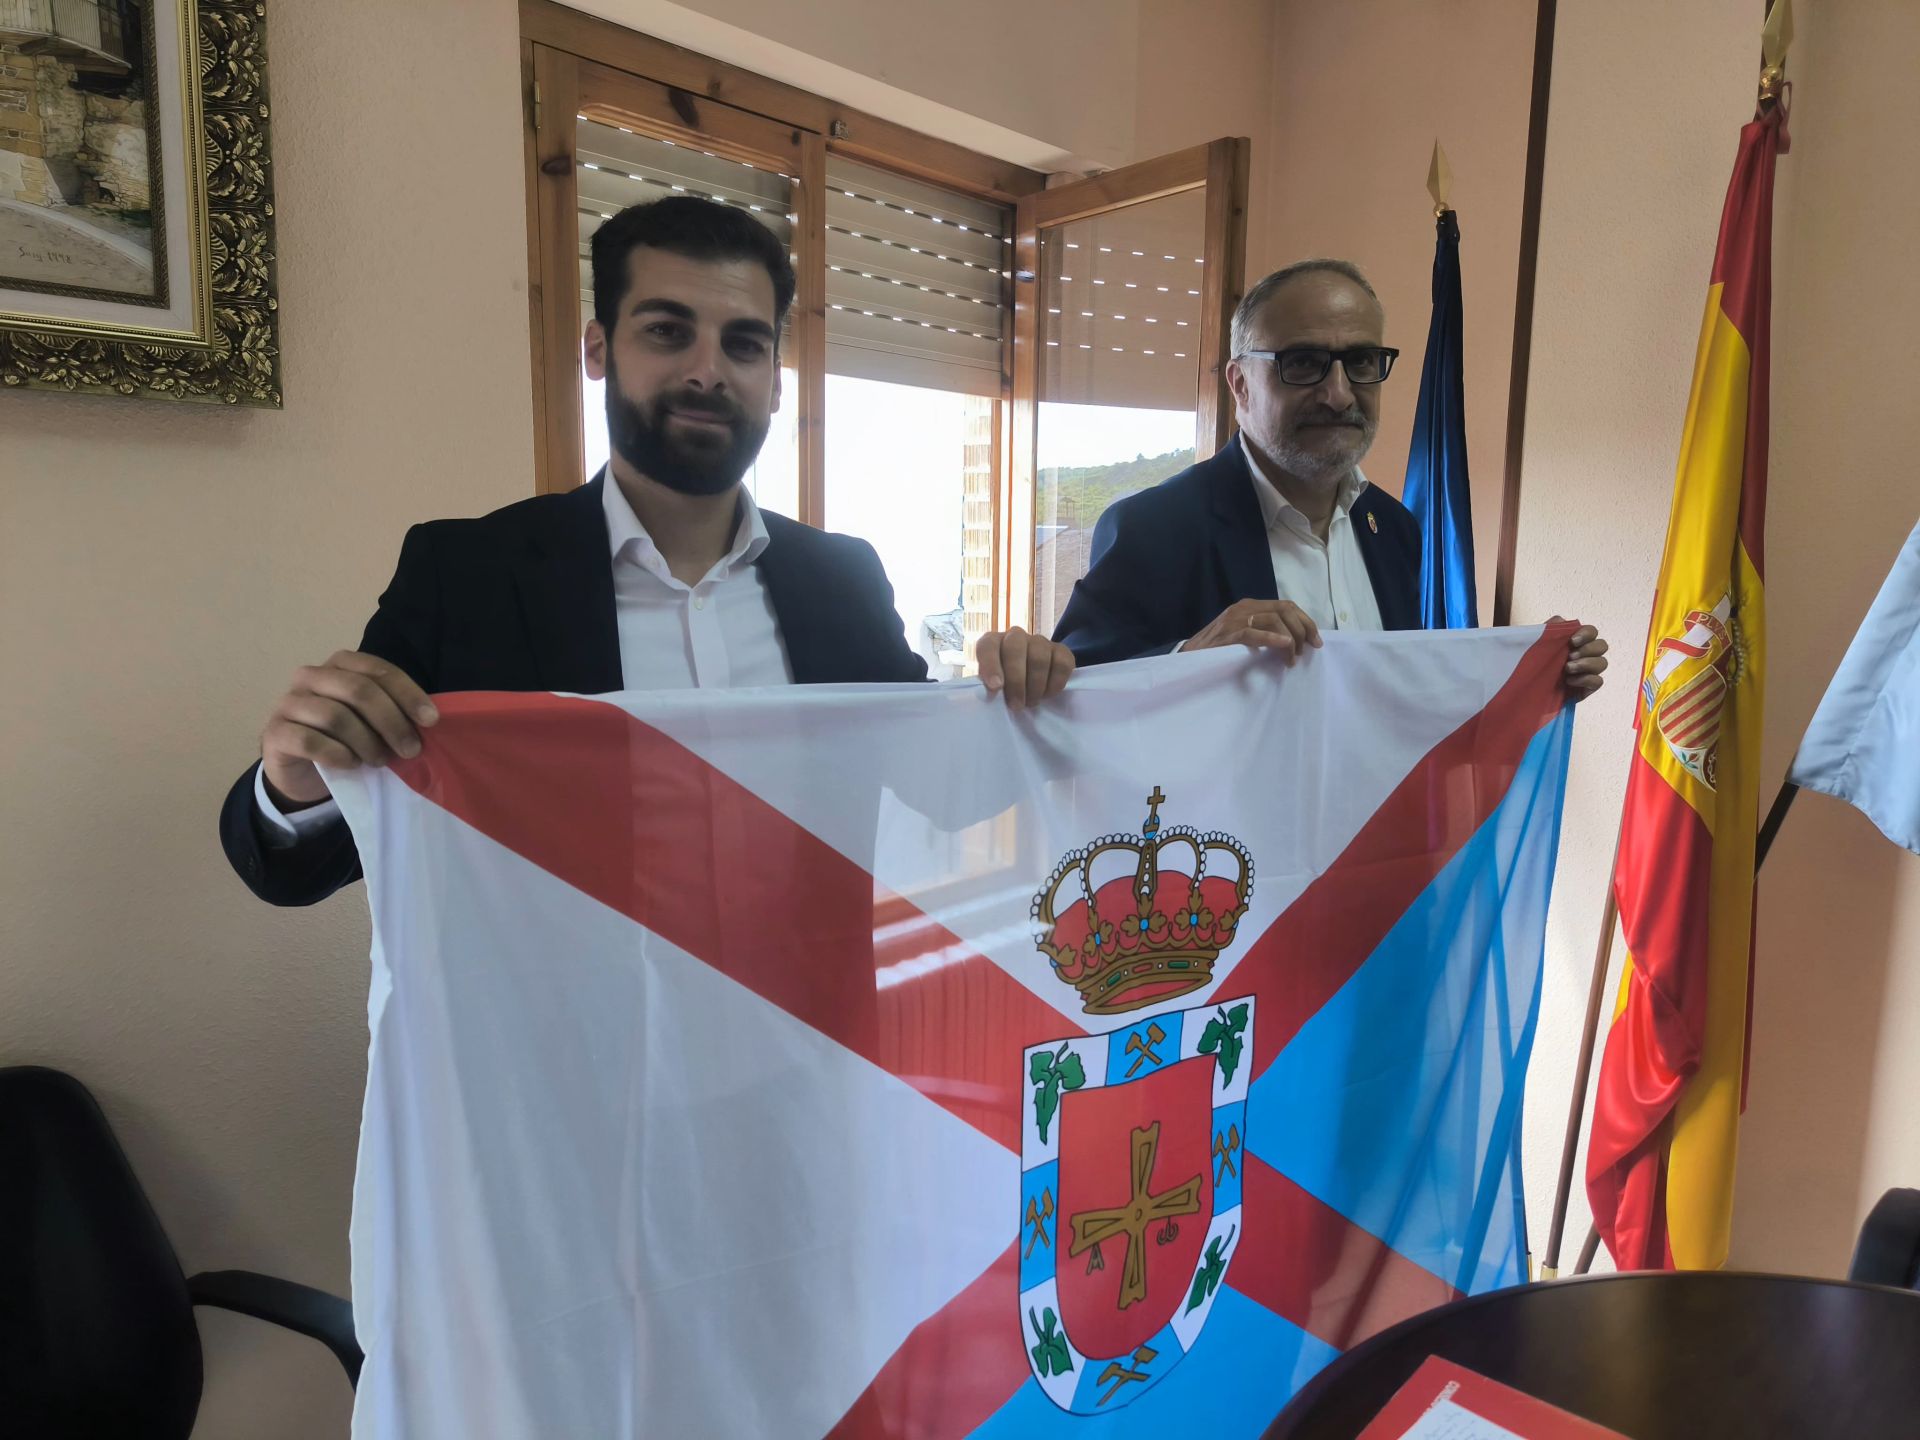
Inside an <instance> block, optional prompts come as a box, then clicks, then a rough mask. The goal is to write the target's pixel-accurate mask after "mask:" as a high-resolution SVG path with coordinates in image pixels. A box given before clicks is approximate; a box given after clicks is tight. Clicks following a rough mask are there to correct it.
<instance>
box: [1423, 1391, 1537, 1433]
mask: <svg viewBox="0 0 1920 1440" xmlns="http://www.w3.org/2000/svg"><path fill="white" fill-rule="evenodd" d="M1400 1440H1526V1437H1525V1436H1523V1435H1518V1434H1515V1433H1514V1432H1513V1431H1511V1430H1509V1429H1507V1428H1506V1426H1504V1425H1496V1424H1494V1423H1493V1421H1491V1420H1488V1419H1487V1418H1485V1417H1484V1416H1481V1415H1476V1414H1474V1413H1473V1412H1472V1411H1471V1410H1463V1409H1461V1408H1460V1407H1459V1406H1458V1405H1456V1404H1454V1403H1453V1401H1452V1399H1451V1398H1443V1399H1440V1400H1436V1401H1435V1402H1434V1404H1433V1408H1432V1409H1431V1410H1429V1411H1427V1413H1426V1414H1424V1415H1422V1416H1421V1417H1420V1419H1419V1420H1418V1421H1417V1422H1415V1424H1414V1427H1413V1428H1412V1429H1411V1430H1408V1431H1407V1432H1405V1434H1403V1435H1402V1436H1401V1437H1400Z"/></svg>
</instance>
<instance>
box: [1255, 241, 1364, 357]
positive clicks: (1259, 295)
mask: <svg viewBox="0 0 1920 1440" xmlns="http://www.w3.org/2000/svg"><path fill="white" fill-rule="evenodd" d="M1316 274H1328V275H1339V276H1343V277H1344V278H1346V279H1348V280H1351V281H1352V282H1353V283H1354V284H1356V285H1358V286H1359V287H1360V288H1361V289H1362V290H1364V291H1366V292H1367V294H1368V295H1370V296H1372V297H1373V300H1374V303H1375V304H1378V303H1379V301H1380V297H1379V296H1378V295H1374V293H1373V286H1371V285H1369V284H1368V283H1367V277H1366V276H1365V275H1363V274H1362V273H1361V272H1360V267H1359V266H1358V265H1356V264H1354V263H1353V262H1352V261H1351V260H1325V259H1315V260H1296V261H1294V262H1293V264H1291V265H1288V266H1285V267H1284V268H1282V269H1279V270H1276V271H1274V272H1273V273H1272V274H1271V275H1269V276H1267V277H1266V278H1265V279H1263V280H1259V281H1256V282H1255V283H1254V284H1252V285H1250V286H1248V287H1247V293H1246V294H1245V295H1242V296H1241V297H1240V303H1239V304H1238V305H1236V306H1235V307H1234V310H1233V324H1232V326H1231V327H1230V340H1229V348H1230V349H1231V351H1232V354H1233V356H1234V357H1238V356H1240V355H1244V354H1245V353H1246V349H1247V341H1248V340H1249V339H1251V338H1252V334H1253V322H1254V320H1255V319H1256V318H1258V316H1259V314H1260V312H1261V310H1262V309H1264V308H1265V307H1266V303H1267V302H1268V301H1269V300H1271V299H1272V298H1273V297H1274V294H1275V292H1277V291H1278V290H1279V289H1280V287H1281V286H1282V285H1284V284H1286V283H1287V282H1288V281H1289V280H1292V279H1294V278H1295V277H1296V276H1300V275H1316Z"/></svg>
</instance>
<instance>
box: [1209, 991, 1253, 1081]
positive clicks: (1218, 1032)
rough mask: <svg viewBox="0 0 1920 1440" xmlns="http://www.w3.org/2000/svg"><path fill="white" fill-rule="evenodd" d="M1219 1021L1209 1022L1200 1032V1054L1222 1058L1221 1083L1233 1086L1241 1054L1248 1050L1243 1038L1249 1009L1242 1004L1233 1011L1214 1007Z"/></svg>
mask: <svg viewBox="0 0 1920 1440" xmlns="http://www.w3.org/2000/svg"><path fill="white" fill-rule="evenodd" d="M1214 1013H1215V1015H1216V1016H1217V1017H1218V1018H1217V1019H1213V1020H1209V1021H1207V1028H1206V1029H1204V1030H1202V1031H1201V1032H1200V1053H1201V1054H1202V1055H1212V1054H1214V1053H1216V1052H1218V1054H1219V1056H1220V1083H1221V1084H1223V1085H1231V1084H1232V1083H1233V1072H1234V1071H1235V1070H1236V1069H1238V1068H1239V1065H1240V1052H1241V1051H1242V1050H1244V1049H1246V1045H1247V1042H1246V1041H1245V1040H1244V1039H1243V1038H1241V1037H1242V1035H1243V1033H1244V1032H1245V1030H1246V1028H1247V1007H1246V1005H1245V1003H1244V1002H1243V1003H1241V1004H1239V1005H1236V1006H1234V1007H1233V1009H1232V1010H1230V1011H1229V1010H1223V1009H1221V1008H1220V1007H1218V1006H1215V1007H1214Z"/></svg>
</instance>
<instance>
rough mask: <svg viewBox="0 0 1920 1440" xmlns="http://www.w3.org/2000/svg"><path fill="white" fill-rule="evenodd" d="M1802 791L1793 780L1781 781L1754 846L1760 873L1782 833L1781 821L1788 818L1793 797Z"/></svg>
mask: <svg viewBox="0 0 1920 1440" xmlns="http://www.w3.org/2000/svg"><path fill="white" fill-rule="evenodd" d="M1799 793H1800V787H1799V786H1798V785H1796V784H1794V783H1793V781H1791V780H1782V781H1781V782H1780V793H1779V794H1778V795H1776V796H1774V797H1773V808H1772V809H1771V810H1769V811H1767V819H1766V823H1765V824H1763V825H1762V826H1761V827H1760V838H1759V840H1757V841H1756V842H1755V843H1754V847H1753V872H1754V874H1756V875H1757V874H1759V873H1760V867H1761V866H1762V865H1764V864H1766V863H1767V852H1768V851H1769V850H1771V849H1773V837H1774V836H1776V835H1778V834H1779V833H1780V822H1781V821H1783V820H1785V819H1786V818H1787V811H1788V810H1789V809H1791V808H1792V806H1793V797H1794V796H1796V795H1798V794H1799Z"/></svg>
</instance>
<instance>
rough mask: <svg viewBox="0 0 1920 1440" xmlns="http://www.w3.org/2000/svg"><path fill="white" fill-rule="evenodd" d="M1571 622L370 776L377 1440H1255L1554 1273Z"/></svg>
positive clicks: (569, 701)
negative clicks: (1557, 866) (1556, 1039)
mask: <svg viewBox="0 0 1920 1440" xmlns="http://www.w3.org/2000/svg"><path fill="white" fill-rule="evenodd" d="M1570 629H1571V627H1567V626H1553V627H1549V628H1547V629H1545V630H1542V629H1540V628H1534V629H1514V630H1498V631H1474V632H1455V633H1451V634H1447V635H1426V636H1402V635H1360V636H1348V635H1335V636H1329V637H1328V640H1327V644H1326V646H1325V648H1324V649H1323V650H1321V651H1318V652H1315V653H1313V654H1311V655H1309V656H1307V657H1306V658H1305V659H1304V660H1303V661H1302V662H1301V663H1300V664H1298V665H1297V666H1295V667H1293V668H1292V669H1282V668H1281V667H1279V666H1277V665H1275V664H1272V663H1270V660H1268V659H1263V658H1262V657H1251V658H1250V657H1247V656H1245V655H1242V654H1237V653H1236V654H1226V653H1219V654H1200V655H1190V656H1189V655H1182V656H1175V657H1167V658H1163V659H1155V660H1144V661H1134V662H1128V663H1126V664H1121V665H1111V666H1102V667H1098V668H1097V669H1093V670H1089V671H1083V672H1082V673H1081V674H1080V675H1079V676H1077V677H1076V678H1075V681H1074V683H1073V685H1072V686H1071V687H1069V689H1068V691H1067V692H1066V693H1065V695H1063V696H1062V697H1060V699H1059V700H1058V701H1056V702H1053V703H1050V704H1049V705H1047V706H1044V707H1042V708H1040V709H1038V710H1036V711H1031V712H1021V713H1017V714H1016V713H1009V712H1008V710H1007V709H1006V707H1005V706H1004V705H1001V704H1000V703H999V702H997V701H991V700H988V699H987V698H985V697H984V696H983V694H982V692H981V691H980V690H979V688H978V687H977V686H974V685H970V684H960V685H943V686H898V687H888V686H834V687H799V688H783V689H778V690H764V691H734V692H721V693H717V694H716V693H706V694H701V693H697V692H674V693H661V694H623V695H610V696H600V697H594V698H585V697H579V696H559V695H505V694H474V695H464V696H449V697H442V698H441V700H440V706H441V712H442V716H443V718H442V721H441V723H440V724H439V725H438V726H436V727H435V729H434V730H433V731H432V732H431V733H430V735H429V737H428V740H427V745H426V748H425V750H424V751H423V753H422V754H421V755H420V756H419V757H418V758H417V759H415V760H411V761H404V762H400V763H398V764H396V765H395V766H393V767H392V768H391V769H390V770H385V771H369V772H356V773H354V774H346V775H336V776H333V777H331V781H332V784H333V786H334V790H335V793H336V795H337V796H338V798H339V799H340V802H341V805H342V807H343V809H344V811H345V812H346V815H347V817H348V819H349V821H350V822H351V824H352V826H353V830H354V835H355V838H356V841H357V843H358V845H359V847H360V852H361V855H362V858H363V862H364V864H365V868H366V872H367V876H368V884H369V891H370V899H371V903H372V909H373V916H374V945H373V984H372V993H371V1001H370V1006H369V1021H370V1026H371V1033H372V1047H371V1055H370V1065H369V1075H368V1086H367V1100H366V1111H365V1116H364V1124H363V1127H362V1137H361V1145H360V1159H359V1174H358V1180H357V1182H356V1186H355V1193H354V1215H353V1233H352V1238H353V1281H354V1286H353V1290H354V1301H355V1318H356V1324H357V1325H358V1328H359V1332H360V1339H361V1343H362V1346H363V1348H364V1349H365V1351H366V1356H367V1358H366V1365H365V1368H364V1370H363V1372H362V1377H361V1382H360V1387H359V1391H358V1394H357V1398H356V1408H355V1415H354V1433H355V1434H356V1435H357V1436H361V1437H403V1436H404V1437H408V1440H417V1437H438V1436H448V1437H455V1436H457V1437H460V1440H484V1437H502V1440H507V1437H512V1440H520V1437H526V1436H589V1435H591V1436H596V1437H598V1436H635V1437H637V1436H650V1435H666V1434H674V1435H701V1436H752V1437H761V1436H789V1435H791V1436H826V1435H833V1436H846V1437H894V1436H899V1437H942V1436H962V1435H986V1436H1008V1437H1013V1436H1021V1437H1024V1436H1047V1435H1061V1436H1070V1437H1079V1436H1086V1437H1109V1436H1112V1437H1121V1436H1132V1435H1142V1436H1147V1435H1154V1436H1164V1435H1168V1434H1196V1433H1205V1434H1207V1435H1209V1436H1217V1437H1228V1436H1253V1435H1258V1434H1259V1433H1260V1432H1261V1430H1262V1429H1263V1428H1264V1427H1265V1426H1266V1425H1267V1424H1268V1423H1269V1422H1270V1421H1271V1420H1272V1419H1273V1417H1274V1416H1275V1415H1276V1414H1277V1413H1278V1412H1279V1411H1280V1409H1281V1408H1282V1407H1283V1406H1284V1405H1285V1403H1286V1401H1287V1400H1288V1398H1289V1397H1290V1396H1291V1395H1292V1394H1293V1393H1294V1391H1295V1390H1297V1389H1298V1388H1299V1386H1300V1385H1301V1384H1303V1383H1304V1382H1305V1381H1306V1379H1307V1378H1309V1377H1310V1376H1311V1375H1312V1374H1313V1373H1314V1372H1315V1371H1316V1370H1318V1369H1319V1368H1320V1367H1321V1366H1322V1365H1324V1364H1325V1363H1326V1362H1327V1361H1328V1360H1329V1359H1331V1358H1332V1357H1333V1356H1334V1355H1335V1354H1336V1353H1338V1351H1339V1350H1341V1349H1343V1348H1345V1347H1347V1346H1349V1345H1352V1344H1354V1343H1356V1342H1357V1341H1358V1340H1360V1339H1363V1338H1365V1337H1366V1336H1367V1335H1369V1334H1371V1333H1373V1332H1375V1331H1377V1330H1379V1329H1381V1328H1383V1327H1385V1326H1387V1325H1390V1324H1392V1323H1394V1322H1395V1321H1397V1320H1399V1319H1402V1318H1404V1317H1406V1316H1408V1315H1411V1314H1414V1313H1417V1312H1418V1311H1420V1310H1422V1309H1425V1308H1427V1307H1429V1306H1431V1305H1434V1304H1439V1303H1443V1302H1445V1301H1447V1300H1449V1299H1452V1298H1455V1297H1457V1296H1459V1295H1461V1294H1464V1293H1468V1292H1472V1291H1478V1290H1485V1289H1489V1288H1493V1287H1496V1286H1499V1285H1503V1284H1510V1283H1514V1282H1516V1281H1519V1280H1521V1279H1524V1278H1525V1273H1526V1240H1525V1222H1524V1212H1523V1208H1522V1204H1521V1196H1520V1176H1519V1170H1518V1165H1517V1156H1518V1144H1517V1137H1518V1126H1519V1117H1520V1098H1521V1089H1522V1082H1523V1079H1524V1073H1525V1067H1526V1062H1527V1056H1528V1053H1529V1049H1530V1047H1531V1044H1532V1038H1533V1031H1534V1023H1535V1018H1536V1011H1537V1006H1538V1001H1539V990H1540V966H1541V950H1542V937H1543V930H1544V922H1545V912H1546V901H1547V894H1548V891H1549V888H1550V885H1551V879H1552V871H1553V858H1554V851H1555V848H1556V845H1557V841H1558V831H1559V822H1560V806H1561V799H1562V792H1563V787H1564V779H1565V768H1566V760H1567V747H1568V741H1569V738H1570V734H1571V725H1572V721H1571V714H1570V711H1569V710H1568V708H1567V707H1566V705H1565V703H1564V701H1565V696H1564V693H1563V691H1562V688H1561V679H1560V674H1561V668H1562V666H1563V664H1564V662H1565V653H1566V640H1567V635H1568V633H1569V632H1570Z"/></svg>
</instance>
